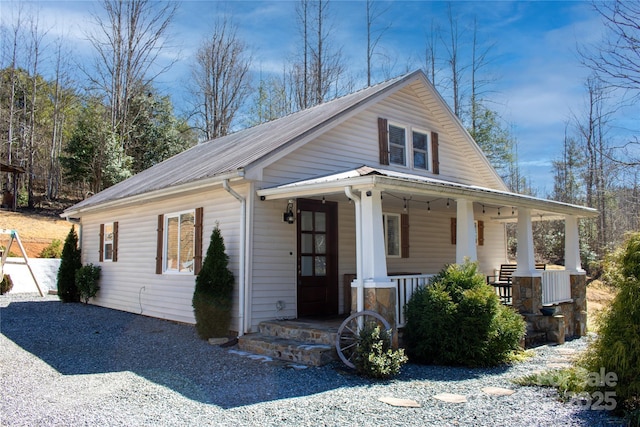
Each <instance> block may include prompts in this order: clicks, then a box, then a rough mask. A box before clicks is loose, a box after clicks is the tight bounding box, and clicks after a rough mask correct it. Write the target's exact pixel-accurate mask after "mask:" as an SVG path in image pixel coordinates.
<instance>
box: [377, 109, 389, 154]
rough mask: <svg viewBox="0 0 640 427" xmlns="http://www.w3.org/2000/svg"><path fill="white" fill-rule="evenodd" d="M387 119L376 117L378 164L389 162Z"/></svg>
mask: <svg viewBox="0 0 640 427" xmlns="http://www.w3.org/2000/svg"><path fill="white" fill-rule="evenodd" d="M387 126H388V125H387V119H383V118H381V117H380V118H378V145H379V149H380V164H381V165H388V164H389V128H388V127H387Z"/></svg>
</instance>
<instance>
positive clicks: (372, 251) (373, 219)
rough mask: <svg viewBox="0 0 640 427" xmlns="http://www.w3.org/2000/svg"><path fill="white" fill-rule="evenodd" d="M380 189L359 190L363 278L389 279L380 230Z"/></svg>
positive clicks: (373, 279)
mask: <svg viewBox="0 0 640 427" xmlns="http://www.w3.org/2000/svg"><path fill="white" fill-rule="evenodd" d="M380 195H381V192H380V190H368V191H361V195H360V200H361V204H362V205H361V209H362V210H361V215H362V225H361V227H360V230H361V231H362V240H361V244H362V270H363V279H364V280H370V281H373V282H378V281H389V278H388V277H387V259H386V256H385V253H384V234H383V231H382V199H381V198H380Z"/></svg>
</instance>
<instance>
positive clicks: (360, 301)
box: [344, 187, 364, 312]
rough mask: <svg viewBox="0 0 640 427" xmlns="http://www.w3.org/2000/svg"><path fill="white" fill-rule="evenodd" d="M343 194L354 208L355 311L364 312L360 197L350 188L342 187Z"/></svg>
mask: <svg viewBox="0 0 640 427" xmlns="http://www.w3.org/2000/svg"><path fill="white" fill-rule="evenodd" d="M344 194H346V195H347V197H348V198H349V199H351V200H353V203H354V204H355V206H356V284H357V287H356V311H357V312H360V311H363V310H364V278H363V277H362V275H363V274H364V271H363V270H362V218H361V213H360V209H361V208H360V197H358V196H356V195H355V193H353V191H352V190H351V187H344Z"/></svg>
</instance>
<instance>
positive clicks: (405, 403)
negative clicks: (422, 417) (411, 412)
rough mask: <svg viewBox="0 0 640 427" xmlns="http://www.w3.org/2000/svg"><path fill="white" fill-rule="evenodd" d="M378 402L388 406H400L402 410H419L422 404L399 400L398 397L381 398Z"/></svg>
mask: <svg viewBox="0 0 640 427" xmlns="http://www.w3.org/2000/svg"><path fill="white" fill-rule="evenodd" d="M378 400H379V401H380V402H384V403H386V404H388V405H391V406H398V407H401V408H419V407H420V404H419V403H418V402H416V401H415V400H411V399H399V398H397V397H389V396H384V397H379V398H378Z"/></svg>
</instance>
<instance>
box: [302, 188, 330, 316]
mask: <svg viewBox="0 0 640 427" xmlns="http://www.w3.org/2000/svg"><path fill="white" fill-rule="evenodd" d="M297 203H298V218H297V224H298V226H297V227H298V317H303V316H322V315H330V314H337V313H338V224H337V222H338V204H337V203H335V202H323V201H320V200H308V199H298V202H297Z"/></svg>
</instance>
